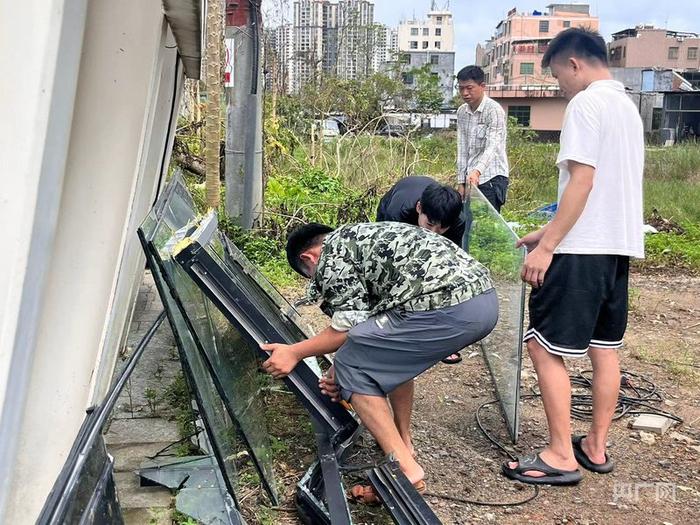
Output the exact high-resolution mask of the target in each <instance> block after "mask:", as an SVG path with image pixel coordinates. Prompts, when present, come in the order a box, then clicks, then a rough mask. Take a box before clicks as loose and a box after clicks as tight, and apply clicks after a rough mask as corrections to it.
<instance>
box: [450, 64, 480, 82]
mask: <svg viewBox="0 0 700 525" xmlns="http://www.w3.org/2000/svg"><path fill="white" fill-rule="evenodd" d="M485 78H486V77H484V70H483V69H481V68H480V67H479V66H467V67H463V68H462V69H460V70H459V73H457V80H458V81H459V80H461V81H462V82H466V81H468V80H473V81H474V82H476V83H477V84H483V83H484V81H485Z"/></svg>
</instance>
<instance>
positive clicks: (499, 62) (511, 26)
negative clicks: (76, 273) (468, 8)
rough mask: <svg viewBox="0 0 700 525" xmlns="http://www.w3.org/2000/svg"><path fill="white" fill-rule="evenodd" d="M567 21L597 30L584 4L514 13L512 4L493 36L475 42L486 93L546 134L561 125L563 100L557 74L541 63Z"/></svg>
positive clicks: (567, 24) (569, 24) (507, 109)
mask: <svg viewBox="0 0 700 525" xmlns="http://www.w3.org/2000/svg"><path fill="white" fill-rule="evenodd" d="M569 27H586V28H590V29H593V30H595V31H597V30H598V27H599V21H598V18H597V17H594V16H591V14H590V9H589V6H588V5H587V4H551V5H548V6H547V12H540V11H532V12H528V13H519V12H517V10H516V9H515V8H513V9H511V10H510V11H509V12H508V13H507V14H506V18H504V19H503V20H501V21H500V22H499V23H498V24H497V25H496V31H495V33H494V35H493V37H492V38H491V39H490V40H489V41H488V42H486V43H485V44H484V45H481V44H480V45H478V46H477V48H476V63H477V64H479V65H480V66H482V67H483V68H484V73H485V75H486V83H487V85H488V90H487V94H488V95H489V96H490V97H492V98H494V99H496V100H498V102H499V103H500V104H501V105H502V106H503V109H504V110H505V111H506V113H507V114H508V116H511V117H514V118H516V119H517V120H518V122H519V123H520V124H521V125H523V126H529V127H530V128H532V129H533V130H536V131H538V132H541V133H542V134H546V132H558V131H559V130H560V129H561V123H562V119H563V117H564V109H565V107H566V100H564V99H563V98H561V97H560V93H559V88H558V85H557V82H556V79H555V78H554V77H552V75H551V73H550V71H549V69H543V68H542V67H541V62H542V57H543V55H544V53H545V52H546V51H547V46H548V44H549V42H550V40H552V38H554V37H555V36H556V35H557V33H559V32H560V31H563V30H564V29H567V28H569Z"/></svg>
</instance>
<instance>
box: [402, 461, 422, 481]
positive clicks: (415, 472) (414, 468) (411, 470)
mask: <svg viewBox="0 0 700 525" xmlns="http://www.w3.org/2000/svg"><path fill="white" fill-rule="evenodd" d="M399 466H400V467H401V470H402V471H403V473H404V475H405V476H406V477H407V478H408V481H410V482H411V484H413V485H415V484H416V483H418V482H419V481H421V480H422V479H423V478H424V477H425V471H424V470H423V467H421V466H420V465H419V464H418V463H416V462H415V461H413V464H412V465H406V466H404V465H399Z"/></svg>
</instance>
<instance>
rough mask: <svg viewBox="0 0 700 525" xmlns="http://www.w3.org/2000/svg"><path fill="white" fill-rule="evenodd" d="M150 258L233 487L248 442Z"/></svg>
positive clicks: (220, 458)
mask: <svg viewBox="0 0 700 525" xmlns="http://www.w3.org/2000/svg"><path fill="white" fill-rule="evenodd" d="M148 258H149V266H150V268H151V269H152V270H151V271H152V273H153V279H154V280H155V282H156V285H157V287H158V289H159V290H160V291H161V298H162V301H163V304H164V307H165V308H166V310H167V311H168V318H169V319H170V322H171V326H172V327H173V333H174V334H175V337H176V339H177V342H178V346H179V348H180V351H181V353H182V357H183V359H184V361H185V362H184V365H185V366H184V368H185V370H186V373H187V375H188V378H189V383H190V384H191V385H192V386H193V388H194V389H195V390H196V395H197V405H198V406H199V409H200V410H201V411H202V412H203V414H202V417H203V419H204V420H205V422H206V424H207V427H208V431H209V434H210V436H209V438H210V440H211V442H212V446H213V447H214V449H215V451H214V452H215V454H216V455H217V457H218V461H219V466H220V468H221V469H222V470H223V475H224V477H225V480H226V482H227V484H228V486H229V488H230V489H233V487H234V486H235V484H236V480H237V479H238V475H237V471H236V464H235V462H234V458H235V457H236V454H238V452H240V451H241V450H243V449H244V447H245V444H244V443H243V441H242V440H241V439H240V438H239V437H238V435H237V433H236V429H235V427H234V425H233V423H232V422H231V419H230V418H229V417H228V415H227V414H226V410H225V406H224V402H223V400H222V399H221V397H220V396H219V393H218V392H217V390H216V385H215V384H214V382H213V381H212V378H211V375H210V374H209V372H208V370H207V367H206V365H205V363H204V361H203V360H202V356H201V355H200V353H199V350H198V348H197V345H196V344H195V341H194V339H193V338H192V334H191V332H190V330H189V328H188V327H187V324H186V323H185V320H184V318H183V317H182V314H181V313H180V310H179V308H178V307H177V304H176V303H175V301H174V299H173V297H172V295H170V293H169V292H168V287H167V284H166V283H165V281H164V279H163V276H162V274H161V268H160V266H159V263H158V262H157V261H156V258H155V257H154V256H153V254H149V255H148Z"/></svg>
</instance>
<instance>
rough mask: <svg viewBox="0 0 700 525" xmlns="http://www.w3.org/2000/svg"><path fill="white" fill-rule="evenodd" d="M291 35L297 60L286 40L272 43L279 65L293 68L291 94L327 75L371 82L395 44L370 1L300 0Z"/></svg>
mask: <svg viewBox="0 0 700 525" xmlns="http://www.w3.org/2000/svg"><path fill="white" fill-rule="evenodd" d="M291 35H292V36H291V38H289V41H290V42H291V59H290V58H289V56H288V54H289V47H286V46H285V41H284V39H283V38H275V39H272V40H271V44H272V45H273V46H274V47H275V49H274V51H275V53H276V55H277V57H278V60H279V61H280V62H283V61H286V62H290V61H291V63H292V66H291V67H290V70H289V77H290V78H289V82H288V88H287V90H286V91H287V92H298V91H299V90H300V89H301V88H302V86H304V84H307V83H309V82H316V81H317V80H318V79H319V78H320V76H321V75H322V74H328V75H334V76H338V77H340V78H343V79H347V80H350V79H357V78H362V77H365V76H367V75H369V74H371V73H372V72H374V71H376V70H377V67H376V64H377V62H378V61H379V60H380V58H378V56H377V53H379V55H381V54H382V53H386V47H387V45H388V46H390V45H391V42H392V38H391V35H389V36H388V40H387V34H386V28H385V27H384V26H378V25H376V24H375V23H374V3H373V2H372V1H370V0H337V1H331V0H296V1H295V2H294V22H293V24H292V25H291ZM394 40H395V39H394ZM385 42H388V43H385Z"/></svg>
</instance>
